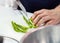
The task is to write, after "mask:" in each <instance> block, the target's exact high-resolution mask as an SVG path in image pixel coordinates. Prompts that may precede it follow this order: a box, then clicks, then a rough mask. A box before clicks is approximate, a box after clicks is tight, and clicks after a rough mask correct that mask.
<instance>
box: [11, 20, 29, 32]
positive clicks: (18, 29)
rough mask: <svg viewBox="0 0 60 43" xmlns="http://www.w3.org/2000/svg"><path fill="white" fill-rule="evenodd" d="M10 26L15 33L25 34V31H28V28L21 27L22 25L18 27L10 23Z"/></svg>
mask: <svg viewBox="0 0 60 43" xmlns="http://www.w3.org/2000/svg"><path fill="white" fill-rule="evenodd" d="M12 26H13V28H14V30H15V31H16V32H23V33H25V32H27V29H28V27H25V26H22V25H18V24H16V23H15V22H13V21H12Z"/></svg>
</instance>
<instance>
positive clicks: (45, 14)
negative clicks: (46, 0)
mask: <svg viewBox="0 0 60 43" xmlns="http://www.w3.org/2000/svg"><path fill="white" fill-rule="evenodd" d="M32 20H33V23H34V25H36V26H41V24H44V26H46V25H56V24H58V23H60V12H59V11H57V10H55V9H52V10H47V9H42V10H39V11H36V12H35V13H34V15H33V16H32Z"/></svg>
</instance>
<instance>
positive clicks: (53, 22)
mask: <svg viewBox="0 0 60 43" xmlns="http://www.w3.org/2000/svg"><path fill="white" fill-rule="evenodd" d="M56 24H57V22H55V21H54V20H51V21H49V22H47V23H46V25H45V26H48V25H56Z"/></svg>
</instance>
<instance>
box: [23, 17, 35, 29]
mask: <svg viewBox="0 0 60 43" xmlns="http://www.w3.org/2000/svg"><path fill="white" fill-rule="evenodd" d="M23 19H24V20H25V22H26V23H27V24H28V26H29V27H30V28H36V26H35V25H34V24H33V22H32V18H30V19H29V20H27V19H26V18H25V16H23Z"/></svg>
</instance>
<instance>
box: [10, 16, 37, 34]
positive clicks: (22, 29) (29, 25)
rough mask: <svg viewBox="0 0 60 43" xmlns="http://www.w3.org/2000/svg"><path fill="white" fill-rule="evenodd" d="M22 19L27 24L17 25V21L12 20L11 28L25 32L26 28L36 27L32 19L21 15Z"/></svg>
mask: <svg viewBox="0 0 60 43" xmlns="http://www.w3.org/2000/svg"><path fill="white" fill-rule="evenodd" d="M23 19H24V21H25V22H26V24H27V25H28V26H24V25H19V24H17V23H15V22H14V21H12V22H11V23H12V26H13V29H14V30H15V31H16V32H22V33H26V32H27V30H28V29H32V28H36V27H37V26H35V25H34V24H33V22H32V19H31V18H30V19H29V20H27V19H26V17H25V16H23Z"/></svg>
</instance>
